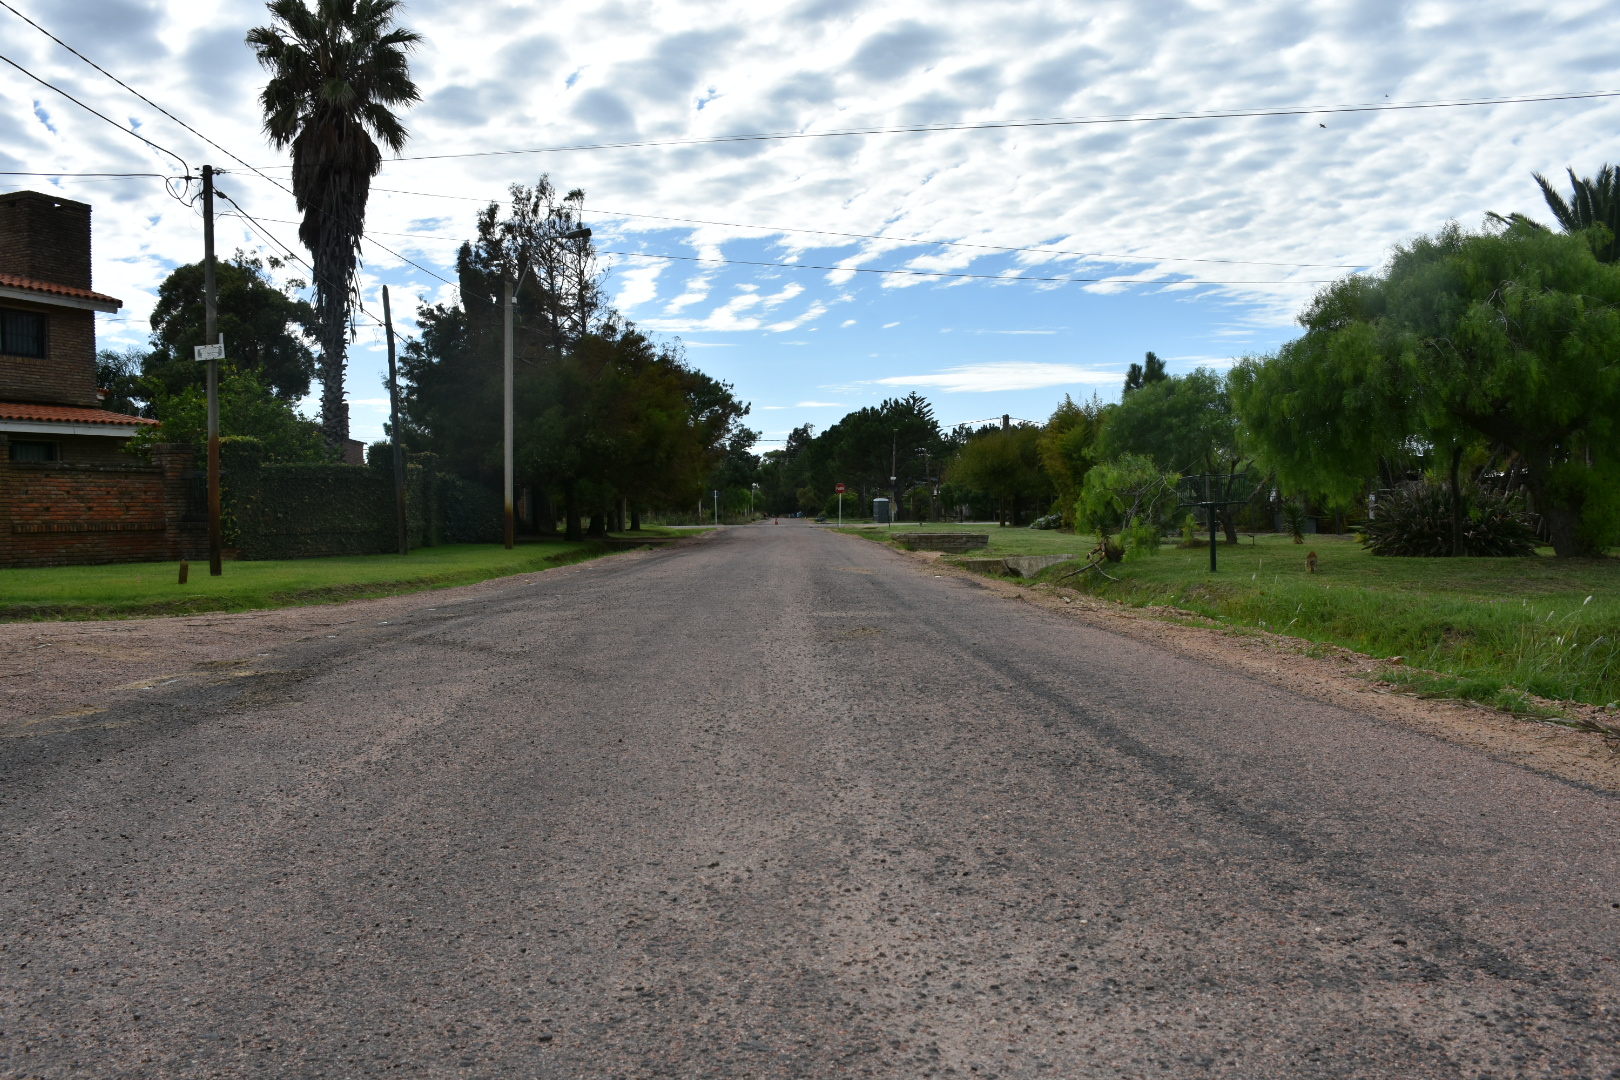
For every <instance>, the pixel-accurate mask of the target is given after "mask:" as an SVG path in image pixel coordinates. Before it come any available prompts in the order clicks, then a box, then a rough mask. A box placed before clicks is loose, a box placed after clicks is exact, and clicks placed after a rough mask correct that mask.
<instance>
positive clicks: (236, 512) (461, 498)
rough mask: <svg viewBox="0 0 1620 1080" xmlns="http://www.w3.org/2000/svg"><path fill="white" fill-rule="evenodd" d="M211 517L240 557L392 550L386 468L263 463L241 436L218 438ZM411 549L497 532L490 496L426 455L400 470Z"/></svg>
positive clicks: (485, 539) (495, 505)
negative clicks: (218, 496)
mask: <svg viewBox="0 0 1620 1080" xmlns="http://www.w3.org/2000/svg"><path fill="white" fill-rule="evenodd" d="M220 443H221V445H220V455H221V462H220V464H221V467H222V469H223V471H224V490H223V495H224V504H225V505H224V506H222V507H221V511H222V513H221V517H222V519H223V523H224V524H225V526H226V530H227V535H226V542H227V543H228V544H230V545H231V546H234V547H235V548H236V549H237V552H238V557H239V558H243V559H301V558H313V557H316V556H321V555H370V554H376V553H380V552H387V551H395V550H397V548H398V543H399V541H398V537H397V533H396V527H395V520H394V481H393V469H392V466H391V465H389V466H388V467H387V468H383V467H381V465H380V464H379V466H378V467H367V466H356V465H340V464H330V463H324V462H323V463H314V464H311V463H297V464H266V463H265V462H264V454H263V448H262V447H261V446H260V445H259V443H258V442H257V440H254V439H247V438H233V439H222V440H221V441H220ZM405 506H406V514H407V522H408V528H407V535H408V538H409V541H410V546H411V547H412V548H419V547H433V546H437V545H440V544H465V543H491V542H498V541H499V540H500V539H501V536H502V521H501V502H500V497H499V496H498V495H496V494H495V493H493V492H491V491H488V490H486V489H484V488H482V487H480V486H478V485H477V484H473V483H469V482H468V481H466V480H464V479H462V478H461V477H459V476H453V475H451V474H448V473H445V472H442V471H440V470H439V468H438V462H437V459H436V458H435V457H434V456H433V455H432V454H417V455H412V460H411V462H410V464H409V465H408V466H407V468H406V478H405Z"/></svg>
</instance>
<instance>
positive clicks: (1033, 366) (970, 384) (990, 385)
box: [871, 360, 1121, 394]
mask: <svg viewBox="0 0 1620 1080" xmlns="http://www.w3.org/2000/svg"><path fill="white" fill-rule="evenodd" d="M1120 377H1121V376H1120V373H1119V372H1117V371H1102V370H1100V369H1097V368H1083V367H1078V366H1076V365H1074V364H1041V363H1031V362H1028V361H1023V360H994V361H990V362H988V363H983V364H964V365H962V366H961V367H953V368H947V369H945V370H944V371H938V372H933V373H932V374H927V375H891V376H889V377H888V378H885V379H873V380H871V381H872V382H874V383H877V384H878V385H879V386H914V387H927V388H932V389H936V390H942V391H944V392H945V393H947V394H961V393H974V394H983V393H992V392H1002V391H1009V390H1039V389H1043V388H1045V387H1048V386H1072V385H1074V384H1077V383H1078V384H1083V385H1087V386H1093V385H1102V384H1105V383H1114V382H1118V381H1119V379H1120Z"/></svg>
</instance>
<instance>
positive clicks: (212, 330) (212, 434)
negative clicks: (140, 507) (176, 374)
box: [202, 165, 225, 577]
mask: <svg viewBox="0 0 1620 1080" xmlns="http://www.w3.org/2000/svg"><path fill="white" fill-rule="evenodd" d="M202 185H203V340H204V341H206V342H207V343H208V346H205V348H207V350H208V351H207V360H208V574H209V576H210V577H219V576H220V575H221V574H223V573H224V572H225V568H224V565H223V552H222V550H221V549H222V546H223V545H222V543H221V540H220V532H219V362H220V361H221V360H222V359H224V357H225V339H224V337H223V336H220V334H219V302H218V295H219V294H218V291H217V289H216V286H215V281H214V167H213V166H212V165H204V166H203V167H202ZM216 337H217V338H218V340H217V341H216V340H215V339H216ZM209 346H212V347H211V348H210V347H209Z"/></svg>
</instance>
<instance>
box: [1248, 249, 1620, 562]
mask: <svg viewBox="0 0 1620 1080" xmlns="http://www.w3.org/2000/svg"><path fill="white" fill-rule="evenodd" d="M1617 306H1620V266H1616V265H1614V264H1605V263H1602V262H1600V261H1599V260H1598V258H1597V257H1596V255H1595V254H1594V252H1593V250H1592V246H1591V244H1590V242H1589V236H1588V235H1579V236H1568V235H1560V234H1555V233H1550V232H1548V231H1546V230H1544V229H1537V228H1534V227H1532V226H1530V225H1528V224H1526V223H1515V224H1511V225H1509V226H1508V227H1507V228H1505V229H1501V230H1499V231H1486V232H1482V233H1470V232H1465V231H1464V230H1462V229H1461V228H1459V227H1457V226H1455V225H1450V226H1447V227H1446V228H1445V229H1443V230H1441V231H1440V232H1439V233H1438V234H1437V235H1435V236H1433V237H1420V238H1418V239H1417V240H1415V241H1413V242H1412V243H1410V244H1407V245H1403V246H1401V247H1399V248H1397V249H1396V252H1395V254H1394V256H1393V258H1392V259H1391V260H1390V263H1389V267H1388V269H1387V270H1386V272H1385V273H1384V274H1382V275H1380V276H1378V277H1370V278H1365V279H1350V280H1348V281H1343V282H1340V283H1338V284H1336V285H1333V286H1330V287H1329V288H1327V289H1326V290H1324V291H1323V292H1322V293H1321V294H1320V295H1319V296H1318V297H1317V299H1316V301H1315V302H1313V304H1312V305H1311V306H1310V307H1309V308H1308V309H1307V310H1306V312H1305V313H1304V315H1302V317H1301V322H1302V323H1303V324H1304V325H1305V329H1306V332H1305V335H1304V338H1303V339H1301V340H1300V341H1298V342H1294V343H1291V345H1290V346H1288V347H1285V348H1284V349H1283V350H1282V351H1281V352H1280V353H1279V354H1278V356H1277V357H1274V358H1263V359H1259V360H1250V361H1246V362H1245V363H1244V364H1241V365H1240V366H1239V369H1238V370H1237V371H1236V372H1235V373H1234V381H1233V390H1234V397H1235V401H1236V405H1237V408H1238V412H1239V415H1240V416H1241V417H1242V419H1243V421H1244V425H1245V427H1246V429H1247V430H1248V431H1249V432H1250V433H1251V434H1252V436H1253V437H1254V438H1255V440H1256V442H1257V443H1258V444H1260V445H1261V446H1262V447H1263V448H1264V453H1265V456H1266V458H1267V460H1268V461H1272V462H1274V463H1276V465H1277V467H1278V470H1279V475H1283V474H1285V473H1293V474H1295V475H1308V476H1312V477H1314V478H1315V479H1316V480H1317V481H1318V482H1319V483H1323V484H1331V485H1334V486H1337V487H1338V488H1339V489H1340V490H1350V489H1353V488H1357V487H1359V486H1360V485H1364V484H1365V482H1366V480H1367V478H1368V477H1369V475H1370V474H1371V472H1372V469H1373V467H1374V465H1375V461H1376V460H1377V458H1378V457H1379V456H1380V455H1382V454H1384V453H1386V452H1389V451H1391V450H1394V449H1396V448H1400V447H1413V446H1420V447H1425V448H1427V449H1428V450H1429V452H1430V453H1431V455H1432V456H1433V458H1434V459H1437V460H1441V461H1445V462H1447V463H1448V464H1449V466H1450V471H1451V474H1452V476H1453V478H1454V479H1453V493H1454V496H1455V494H1456V480H1455V477H1456V466H1457V463H1458V462H1459V461H1460V459H1461V458H1462V455H1463V453H1464V452H1465V451H1466V450H1468V449H1469V448H1471V447H1475V446H1478V445H1481V444H1483V445H1485V446H1488V447H1492V448H1500V449H1501V450H1502V451H1504V452H1506V453H1508V454H1510V455H1512V456H1513V457H1514V458H1515V459H1516V461H1517V464H1518V465H1519V466H1520V467H1521V468H1522V471H1523V476H1524V479H1525V483H1526V486H1527V487H1528V488H1529V490H1530V493H1531V495H1532V498H1533V500H1534V508H1535V510H1536V512H1537V513H1539V514H1540V515H1541V517H1542V520H1543V522H1544V524H1545V527H1546V529H1547V532H1548V534H1549V536H1550V538H1551V540H1552V544H1553V549H1554V551H1556V552H1557V553H1558V554H1559V555H1562V556H1568V555H1590V554H1596V553H1599V552H1601V551H1602V549H1603V548H1604V547H1605V546H1606V545H1607V544H1610V543H1612V542H1614V540H1615V539H1616V538H1617V537H1620V454H1617V449H1616V446H1615V437H1616V435H1620V431H1617V430H1616V428H1617V423H1620V311H1617ZM1313 435H1316V436H1319V437H1320V438H1321V440H1322V444H1321V445H1319V446H1315V447H1312V446H1309V445H1306V444H1308V443H1309V442H1310V441H1311V439H1312V437H1313ZM1461 503H1462V500H1461V499H1460V498H1455V497H1454V499H1453V503H1452V505H1453V507H1459V506H1460V505H1461ZM1456 547H1457V549H1458V550H1460V549H1461V545H1460V543H1459V544H1458V545H1456Z"/></svg>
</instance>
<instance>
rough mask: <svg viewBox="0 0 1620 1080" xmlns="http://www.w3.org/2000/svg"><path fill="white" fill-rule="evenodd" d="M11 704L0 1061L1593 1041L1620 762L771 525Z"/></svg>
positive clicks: (423, 1069)
mask: <svg viewBox="0 0 1620 1080" xmlns="http://www.w3.org/2000/svg"><path fill="white" fill-rule="evenodd" d="M254 665H255V670H256V671H257V672H259V673H258V674H254V675H249V676H245V677H239V678H234V679H229V680H224V681H220V682H215V683H206V682H205V683H199V682H198V681H197V680H189V681H188V680H181V681H179V682H176V683H173V684H169V685H165V686H159V687H157V688H155V689H153V690H150V691H130V692H127V693H122V694H119V695H115V696H114V697H112V698H110V699H109V700H108V702H107V703H106V704H107V706H108V709H109V711H108V713H106V714H102V715H101V716H99V717H98V721H106V722H111V723H116V724H118V725H121V726H111V727H106V726H103V727H93V728H89V727H87V728H83V729H78V730H66V731H58V732H56V733H54V734H40V735H35V736H32V737H26V738H12V739H6V740H0V778H3V782H0V859H3V861H0V866H3V867H4V870H3V875H4V876H3V882H0V890H3V891H0V1076H6V1077H36V1076H38V1077H79V1076H84V1077H110V1076H118V1077H123V1076H147V1077H202V1076H232V1077H236V1076H287V1077H317V1076H324V1077H356V1076H371V1075H394V1076H426V1077H461V1076H464V1077H503V1078H504V1077H653V1076H668V1077H777V1076H781V1077H823V1076H854V1077H868V1076H869V1077H918V1076H957V1077H979V1078H989V1077H1069V1076H1075V1077H1081V1076H1084V1077H1091V1076H1097V1077H1122V1076H1129V1077H1204V1076H1242V1077H1267V1078H1271V1077H1317V1076H1321V1077H1330V1076H1331V1077H1356V1078H1364V1077H1485V1076H1491V1077H1519V1076H1536V1077H1541V1076H1560V1077H1563V1076H1569V1077H1614V1076H1620V1044H1617V1033H1620V1025H1617V1022H1616V1020H1617V1017H1616V1010H1617V1008H1620V994H1617V993H1616V991H1617V989H1620V978H1617V975H1616V967H1617V966H1620V965H1617V963H1616V961H1617V960H1620V942H1617V936H1620V865H1617V863H1620V859H1617V855H1616V852H1617V846H1620V800H1617V799H1616V798H1615V797H1613V796H1611V795H1606V794H1602V793H1599V792H1594V791H1589V790H1585V789H1582V788H1579V787H1576V786H1573V785H1571V784H1568V783H1565V782H1562V781H1559V780H1555V779H1550V778H1548V777H1546V776H1542V775H1539V774H1536V773H1533V772H1529V771H1526V770H1523V769H1520V768H1517V767H1514V766H1511V765H1506V764H1502V763H1499V762H1496V761H1493V760H1492V759H1490V758H1488V757H1485V756H1483V755H1481V754H1479V753H1476V752H1474V751H1470V750H1466V749H1462V748H1459V747H1456V746H1453V745H1450V744H1447V743H1443V742H1439V741H1435V740H1432V739H1430V738H1428V737H1426V736H1423V735H1421V734H1417V733H1414V732H1413V731H1411V730H1408V729H1405V728H1401V727H1397V726H1393V725H1390V724H1387V723H1384V722H1380V721H1375V720H1372V719H1370V718H1367V717H1363V716H1359V715H1356V714H1353V713H1349V712H1345V711H1343V710H1340V709H1336V708H1333V707H1330V706H1327V705H1324V704H1321V703H1318V702H1315V701H1313V700H1310V699H1307V698H1303V697H1298V696H1294V695H1291V694H1289V693H1287V692H1284V691H1282V690H1279V689H1276V688H1273V687H1270V686H1267V685H1263V684H1261V683H1258V682H1256V681H1254V680H1252V679H1248V678H1245V677H1242V676H1240V675H1237V674H1233V673H1231V672H1228V671H1224V670H1219V669H1213V668H1209V667H1205V666H1201V665H1198V664H1195V663H1193V662H1191V661H1189V660H1187V659H1185V658H1183V657H1180V656H1178V655H1176V654H1172V653H1168V652H1165V651H1162V650H1159V649H1156V648H1154V647H1152V646H1151V645H1148V644H1145V643H1142V642H1139V641H1133V640H1130V639H1126V638H1122V637H1119V636H1116V635H1113V634H1110V633H1108V632H1106V631H1103V630H1099V629H1095V628H1092V627H1090V626H1088V625H1086V624H1085V623H1083V622H1082V621H1080V620H1078V619H1073V618H1066V617H1064V616H1062V615H1059V614H1056V613H1052V612H1048V611H1044V610H1039V609H1035V608H1034V607H1033V606H1032V605H1025V604H1020V603H1017V602H1014V601H1010V600H1006V599H1003V598H1001V597H999V596H996V595H994V594H993V593H991V592H989V591H988V590H985V589H983V588H981V587H979V586H977V585H975V584H974V583H973V582H971V581H969V580H963V579H959V578H953V577H938V578H936V577H934V576H933V575H932V572H931V571H929V570H927V569H924V568H921V567H920V566H919V565H918V563H916V562H915V561H913V560H910V559H907V558H905V557H903V556H900V555H897V554H894V553H892V552H889V551H887V550H884V549H882V548H879V547H877V546H876V545H872V544H868V543H866V542H864V541H861V540H858V539H855V538H851V537H845V536H839V535H833V534H829V533H827V532H825V531H822V530H817V529H814V528H809V527H806V526H803V525H800V524H791V525H790V524H787V523H784V524H782V525H780V526H771V525H764V526H753V527H748V528H741V529H733V530H728V531H726V532H724V533H722V534H720V535H718V536H714V537H712V538H709V539H706V540H703V541H701V542H697V543H695V544H693V545H691V546H689V547H685V548H683V549H677V550H665V551H660V552H656V553H652V554H649V555H645V556H636V557H633V558H626V559H617V560H609V561H607V562H603V563H600V564H596V565H595V566H592V567H589V568H572V569H569V570H567V571H564V572H559V573H552V574H547V575H544V576H542V577H540V578H539V579H538V580H537V581H536V582H535V583H533V584H514V585H512V586H511V587H510V588H508V589H502V590H496V591H494V592H492V593H486V594H485V595H482V596H480V597H477V598H475V599H470V600H464V601H460V602H454V601H450V602H446V603H444V604H443V605H442V606H438V607H436V608H434V609H423V610H418V611H416V612H415V613H414V614H411V615H409V616H406V617H404V618H402V619H395V620H391V621H390V622H389V623H388V624H386V625H374V626H365V627H362V628H359V629H354V630H350V631H346V632H343V633H340V634H338V635H336V636H334V637H330V638H328V637H324V636H321V637H316V638H313V639H310V640H306V641H302V642H298V643H295V644H292V645H288V646H286V647H284V648H282V649H280V650H277V651H274V652H272V653H270V654H269V655H267V656H264V657H258V658H255V659H254Z"/></svg>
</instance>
